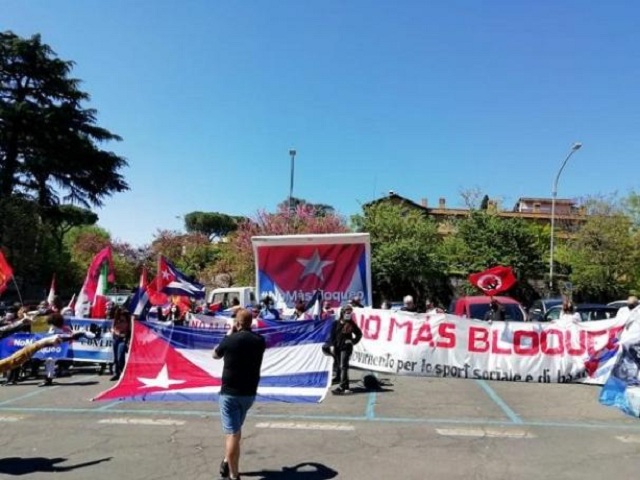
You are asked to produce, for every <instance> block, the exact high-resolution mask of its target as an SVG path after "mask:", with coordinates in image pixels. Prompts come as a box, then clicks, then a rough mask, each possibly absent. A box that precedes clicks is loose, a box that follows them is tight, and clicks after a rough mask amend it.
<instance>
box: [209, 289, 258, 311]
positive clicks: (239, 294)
mask: <svg viewBox="0 0 640 480" xmlns="http://www.w3.org/2000/svg"><path fill="white" fill-rule="evenodd" d="M234 298H237V299H238V300H239V301H240V306H241V307H243V308H246V307H250V306H251V305H255V303H256V294H255V289H254V288H253V287H229V288H216V289H215V290H212V291H211V292H209V295H208V297H207V304H208V305H211V304H219V305H220V310H226V309H227V308H229V307H231V302H232V301H233V299H234Z"/></svg>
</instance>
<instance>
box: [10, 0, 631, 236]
mask: <svg viewBox="0 0 640 480" xmlns="http://www.w3.org/2000/svg"><path fill="white" fill-rule="evenodd" d="M638 18H640V3H638V2H637V1H625V2H623V1H613V2H585V1H542V2H533V1H530V2H513V1H512V0H509V1H498V0H493V1H440V2H436V1H422V0H420V1H418V0H416V1H403V2H390V1H382V0H378V1H375V0H370V1H354V0H351V1H348V2H345V1H335V0H323V1H293V0H292V1H285V0H276V1H271V0H263V1H242V2H231V1H209V0H180V1H179V0H173V1H164V0H163V1H160V0H154V1H151V0H149V1H130V0H118V1H106V0H83V1H68V0H29V1H24V0H3V2H2V7H1V9H0V29H2V30H13V31H14V32H15V33H17V34H20V35H23V36H27V35H31V34H33V33H41V34H42V36H43V39H44V41H45V42H47V43H48V44H50V45H51V46H52V47H53V48H54V50H55V51H56V52H57V53H58V55H59V56H60V57H61V58H63V59H69V60H74V61H75V62H76V63H77V66H76V68H75V71H74V75H75V76H76V77H78V78H80V79H82V80H83V81H84V84H83V88H84V89H85V90H86V91H88V92H89V93H90V94H91V95H92V102H91V104H90V105H91V106H92V107H94V108H97V109H98V111H99V123H100V124H101V125H102V126H104V127H106V128H108V129H110V130H111V131H113V132H115V133H117V134H119V135H121V136H122V137H123V139H124V141H123V142H121V143H119V144H115V145H113V147H112V148H113V149H114V150H115V151H116V152H117V153H119V154H121V155H123V156H125V157H126V158H127V159H128V161H129V167H128V168H127V169H126V170H125V171H124V172H123V173H124V174H125V176H126V177H127V179H128V181H129V183H130V185H131V190H130V191H129V192H127V193H124V194H118V195H116V196H114V197H112V198H111V199H108V200H107V202H106V206H105V207H104V208H103V209H101V210H100V211H99V212H98V213H99V215H100V224H101V225H102V226H104V227H105V228H107V229H108V230H110V231H111V232H112V234H113V236H114V237H115V238H119V239H121V240H126V241H129V242H131V243H133V244H142V243H147V242H149V241H151V239H152V237H153V234H154V233H155V232H156V230H157V229H158V228H163V229H164V228H170V229H180V228H181V227H182V220H181V219H180V218H177V217H180V216H182V215H184V214H186V213H188V212H190V211H194V210H202V211H220V212H225V213H229V214H234V215H252V214H253V213H255V212H256V211H257V210H258V209H267V210H273V209H274V208H275V206H276V204H277V203H279V202H280V201H282V200H284V199H285V198H286V197H287V195H288V192H289V167H290V158H289V154H288V151H289V149H290V148H291V147H294V148H296V149H297V152H298V154H297V156H296V170H295V186H294V195H295V196H297V197H302V198H305V199H307V200H309V201H313V202H320V203H327V204H330V205H333V206H334V207H335V208H336V209H337V210H338V211H339V212H340V213H341V214H343V215H345V216H349V215H351V214H354V213H358V212H360V211H361V204H362V203H365V202H367V201H369V200H371V199H372V198H374V197H379V196H381V195H383V194H385V193H386V192H388V191H389V190H394V191H396V192H397V193H399V194H401V195H403V196H406V197H408V198H411V199H413V200H415V201H420V199H421V198H428V199H429V202H430V204H432V205H433V204H435V203H436V202H437V200H438V198H439V197H446V198H447V202H448V204H449V205H450V206H456V205H461V203H462V201H461V198H460V191H462V190H467V189H470V188H474V187H476V188H479V189H481V190H482V191H483V192H485V193H487V194H489V195H490V196H491V197H497V198H500V199H502V201H503V204H504V206H507V207H511V206H512V205H513V204H514V203H515V201H516V200H517V199H518V198H519V197H521V196H536V197H548V196H550V192H551V186H552V182H553V178H554V176H555V174H556V172H557V171H558V168H559V167H560V164H561V163H562V160H563V159H564V157H565V156H566V155H567V153H568V152H569V149H570V147H571V145H572V143H573V142H574V141H580V142H582V143H583V144H584V146H583V148H582V150H580V151H579V152H577V153H576V154H575V155H574V157H573V158H572V159H571V162H570V163H569V165H568V167H567V168H566V170H565V171H564V173H563V174H562V177H561V180H560V186H559V197H562V198H565V197H568V198H578V197H583V196H586V195H592V194H611V193H613V192H618V193H619V194H621V195H624V194H626V193H628V192H629V191H630V189H632V188H636V187H637V186H638V178H639V172H638V165H639V162H638V154H639V152H640V134H639V133H640V132H639V127H640V108H639V105H640V86H639V85H640V82H639V80H640V62H638V58H640V55H639V53H640V52H639V51H638V50H639V49H640V29H639V28H638V23H637V21H638Z"/></svg>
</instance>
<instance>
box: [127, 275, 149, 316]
mask: <svg viewBox="0 0 640 480" xmlns="http://www.w3.org/2000/svg"><path fill="white" fill-rule="evenodd" d="M150 307H151V302H150V301H149V282H148V281H147V267H142V272H141V273H140V282H139V284H138V289H137V290H136V291H135V293H134V294H133V297H131V301H130V302H129V312H130V313H132V314H133V315H135V316H136V317H137V318H138V319H140V320H144V318H145V317H146V314H147V313H148V311H149V308H150Z"/></svg>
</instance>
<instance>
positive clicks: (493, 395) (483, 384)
mask: <svg viewBox="0 0 640 480" xmlns="http://www.w3.org/2000/svg"><path fill="white" fill-rule="evenodd" d="M476 383H477V384H478V385H480V388H482V390H484V393H486V394H487V395H488V396H489V398H490V399H491V400H493V402H494V403H495V404H496V405H498V407H500V409H501V410H502V411H503V412H504V414H505V415H506V416H507V417H509V420H511V421H512V422H513V423H522V419H521V418H520V417H519V416H518V414H517V413H516V412H514V411H513V410H511V407H510V406H509V405H507V403H506V402H505V401H504V400H503V399H502V398H500V395H498V394H497V393H496V392H495V390H494V389H493V388H491V387H490V386H489V384H488V383H487V382H485V381H484V380H476Z"/></svg>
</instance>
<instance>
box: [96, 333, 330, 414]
mask: <svg viewBox="0 0 640 480" xmlns="http://www.w3.org/2000/svg"><path fill="white" fill-rule="evenodd" d="M330 329H331V322H326V321H318V322H313V321H309V322H286V323H282V324H279V325H276V326H272V327H266V328H261V329H256V330H255V331H256V332H257V333H260V334H261V335H263V336H264V337H265V340H266V343H267V349H266V351H265V354H264V358H263V361H262V370H261V378H260V384H259V385H258V395H257V397H256V400H258V401H281V402H290V403H303V402H316V403H317V402H320V401H322V399H323V398H324V397H325V395H326V393H327V391H328V389H329V387H330V386H331V369H332V359H331V357H328V356H326V355H324V354H323V353H322V348H321V347H322V345H323V344H324V343H325V342H326V341H327V339H328V338H329V335H330ZM224 335H225V332H224V331H216V330H204V329H194V328H182V327H172V326H166V325H161V324H157V323H144V322H134V328H133V337H132V339H131V349H130V353H129V358H128V360H127V364H126V367H125V371H124V374H123V375H122V378H121V379H120V381H119V382H118V383H117V384H116V385H115V386H114V387H113V388H111V389H109V390H107V391H106V392H103V393H101V394H100V395H98V397H96V398H95V399H94V400H124V401H128V400H145V401H152V400H156V401H171V402H177V401H180V402H182V401H211V400H216V399H217V397H218V394H219V391H220V386H221V378H222V367H223V365H224V360H214V359H213V358H212V356H211V354H212V351H213V349H214V348H215V347H216V346H217V345H218V344H219V343H220V342H221V341H222V339H223V338H224Z"/></svg>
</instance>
